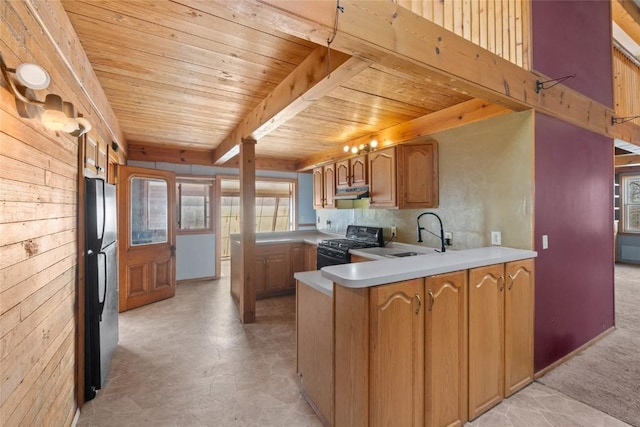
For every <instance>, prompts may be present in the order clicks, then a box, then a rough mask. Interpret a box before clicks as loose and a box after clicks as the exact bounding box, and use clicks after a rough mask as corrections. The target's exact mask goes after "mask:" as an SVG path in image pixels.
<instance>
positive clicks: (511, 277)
mask: <svg viewBox="0 0 640 427" xmlns="http://www.w3.org/2000/svg"><path fill="white" fill-rule="evenodd" d="M507 277H508V278H509V280H510V281H511V283H510V284H509V290H511V288H513V281H514V279H515V277H513V276H512V275H511V274H509V275H508V276H507Z"/></svg>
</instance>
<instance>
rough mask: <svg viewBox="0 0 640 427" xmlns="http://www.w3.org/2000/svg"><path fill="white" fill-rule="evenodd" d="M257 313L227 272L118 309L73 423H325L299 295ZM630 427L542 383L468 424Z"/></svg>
mask: <svg viewBox="0 0 640 427" xmlns="http://www.w3.org/2000/svg"><path fill="white" fill-rule="evenodd" d="M225 267H226V268H228V267H227V266H224V267H223V274H224V272H225ZM256 312H257V320H258V321H257V323H255V324H251V325H242V324H240V323H239V321H238V320H237V314H236V312H235V307H234V305H233V302H232V300H231V297H230V296H229V282H228V279H226V278H223V279H221V280H216V281H208V282H201V283H190V284H182V285H178V289H177V293H176V297H175V298H172V299H169V300H166V301H161V302H158V303H155V304H152V305H149V306H146V307H142V308H140V309H136V310H131V311H129V312H126V313H123V314H122V315H121V317H120V342H119V345H118V347H117V349H116V351H115V353H114V358H113V361H112V365H111V371H110V373H109V380H108V383H107V385H106V386H105V387H104V388H103V390H101V391H100V392H99V394H98V396H97V397H96V398H95V399H94V400H92V401H90V402H88V403H86V404H85V406H84V407H83V409H82V411H81V415H80V419H79V421H78V424H77V425H78V426H123V427H124V426H154V427H156V426H216V427H218V426H220V427H227V426H243V427H245V426H261V427H263V426H264V427H268V426H291V427H297V426H300V427H302V426H305V427H307V426H308V427H313V426H321V423H320V421H319V420H318V418H317V417H316V416H315V414H314V413H313V411H312V410H311V408H310V407H309V406H308V405H307V403H306V402H305V401H304V399H303V398H302V397H301V396H300V393H299V391H298V383H297V377H296V374H295V325H294V322H295V298H294V297H282V298H271V299H269V300H264V301H258V304H257V308H256ZM626 425H627V424H625V423H623V422H621V421H618V420H616V419H614V418H611V417H610V416H608V415H606V414H604V413H601V412H599V411H597V410H595V409H593V408H590V407H588V406H586V405H584V404H582V403H579V402H577V401H575V400H572V399H570V398H568V397H565V396H564V395H562V394H560V393H558V392H556V391H553V390H552V389H550V388H548V387H545V386H544V385H542V384H538V383H534V384H532V385H531V386H529V387H527V388H526V389H524V390H522V391H520V392H519V393H517V394H516V395H514V396H513V397H511V398H510V399H507V400H505V401H504V402H502V403H501V404H499V405H498V406H496V407H495V408H494V409H492V410H491V411H489V412H488V413H486V414H484V415H483V416H481V417H479V418H478V419H476V420H475V421H474V422H472V423H469V424H467V426H478V427H509V426H514V427H523V426H532V427H533V426H536V427H537V426H562V427H569V426H580V427H586V426H593V427H596V426H598V427H610V426H611V427H612V426H626Z"/></svg>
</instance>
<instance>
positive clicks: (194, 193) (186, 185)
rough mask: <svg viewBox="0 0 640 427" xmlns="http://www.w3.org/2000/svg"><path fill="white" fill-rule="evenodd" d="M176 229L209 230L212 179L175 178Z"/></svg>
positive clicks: (211, 225) (210, 222) (211, 227)
mask: <svg viewBox="0 0 640 427" xmlns="http://www.w3.org/2000/svg"><path fill="white" fill-rule="evenodd" d="M176 190H177V191H176V194H177V199H178V200H177V205H178V206H177V212H178V230H179V231H209V230H212V229H213V222H212V219H211V195H212V193H213V180H211V179H197V178H178V179H177V180H176Z"/></svg>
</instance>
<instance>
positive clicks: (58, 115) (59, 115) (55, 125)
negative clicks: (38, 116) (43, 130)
mask: <svg viewBox="0 0 640 427" xmlns="http://www.w3.org/2000/svg"><path fill="white" fill-rule="evenodd" d="M68 122H69V119H68V118H67V116H66V115H65V114H64V113H63V112H62V111H58V110H45V111H44V113H42V124H43V125H45V127H47V128H48V129H51V130H62V129H63V128H64V127H65V126H66V125H67V123H68Z"/></svg>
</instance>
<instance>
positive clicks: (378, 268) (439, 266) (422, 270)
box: [320, 246, 538, 288]
mask: <svg viewBox="0 0 640 427" xmlns="http://www.w3.org/2000/svg"><path fill="white" fill-rule="evenodd" d="M537 256H538V254H537V252H535V251H531V250H524V249H514V248H507V247H504V246H499V247H496V246H490V247H487V248H477V249H466V250H461V251H456V252H449V253H445V254H433V255H428V256H416V257H407V258H399V259H382V260H376V261H369V262H361V263H353V264H342V265H335V266H330V267H324V268H323V269H322V270H320V271H321V272H322V276H323V277H324V278H326V279H328V280H330V281H332V282H335V283H336V284H338V285H341V286H344V287H347V288H366V287H369V286H377V285H383V284H387V283H394V282H401V281H403V280H411V279H417V278H420V277H428V276H433V275H436V274H443V273H450V272H453V271H459V270H467V269H470V268H477V267H484V266H487V265H492V264H501V263H505V262H511V261H519V260H523V259H529V258H535V257H537ZM425 264H426V265H425Z"/></svg>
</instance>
